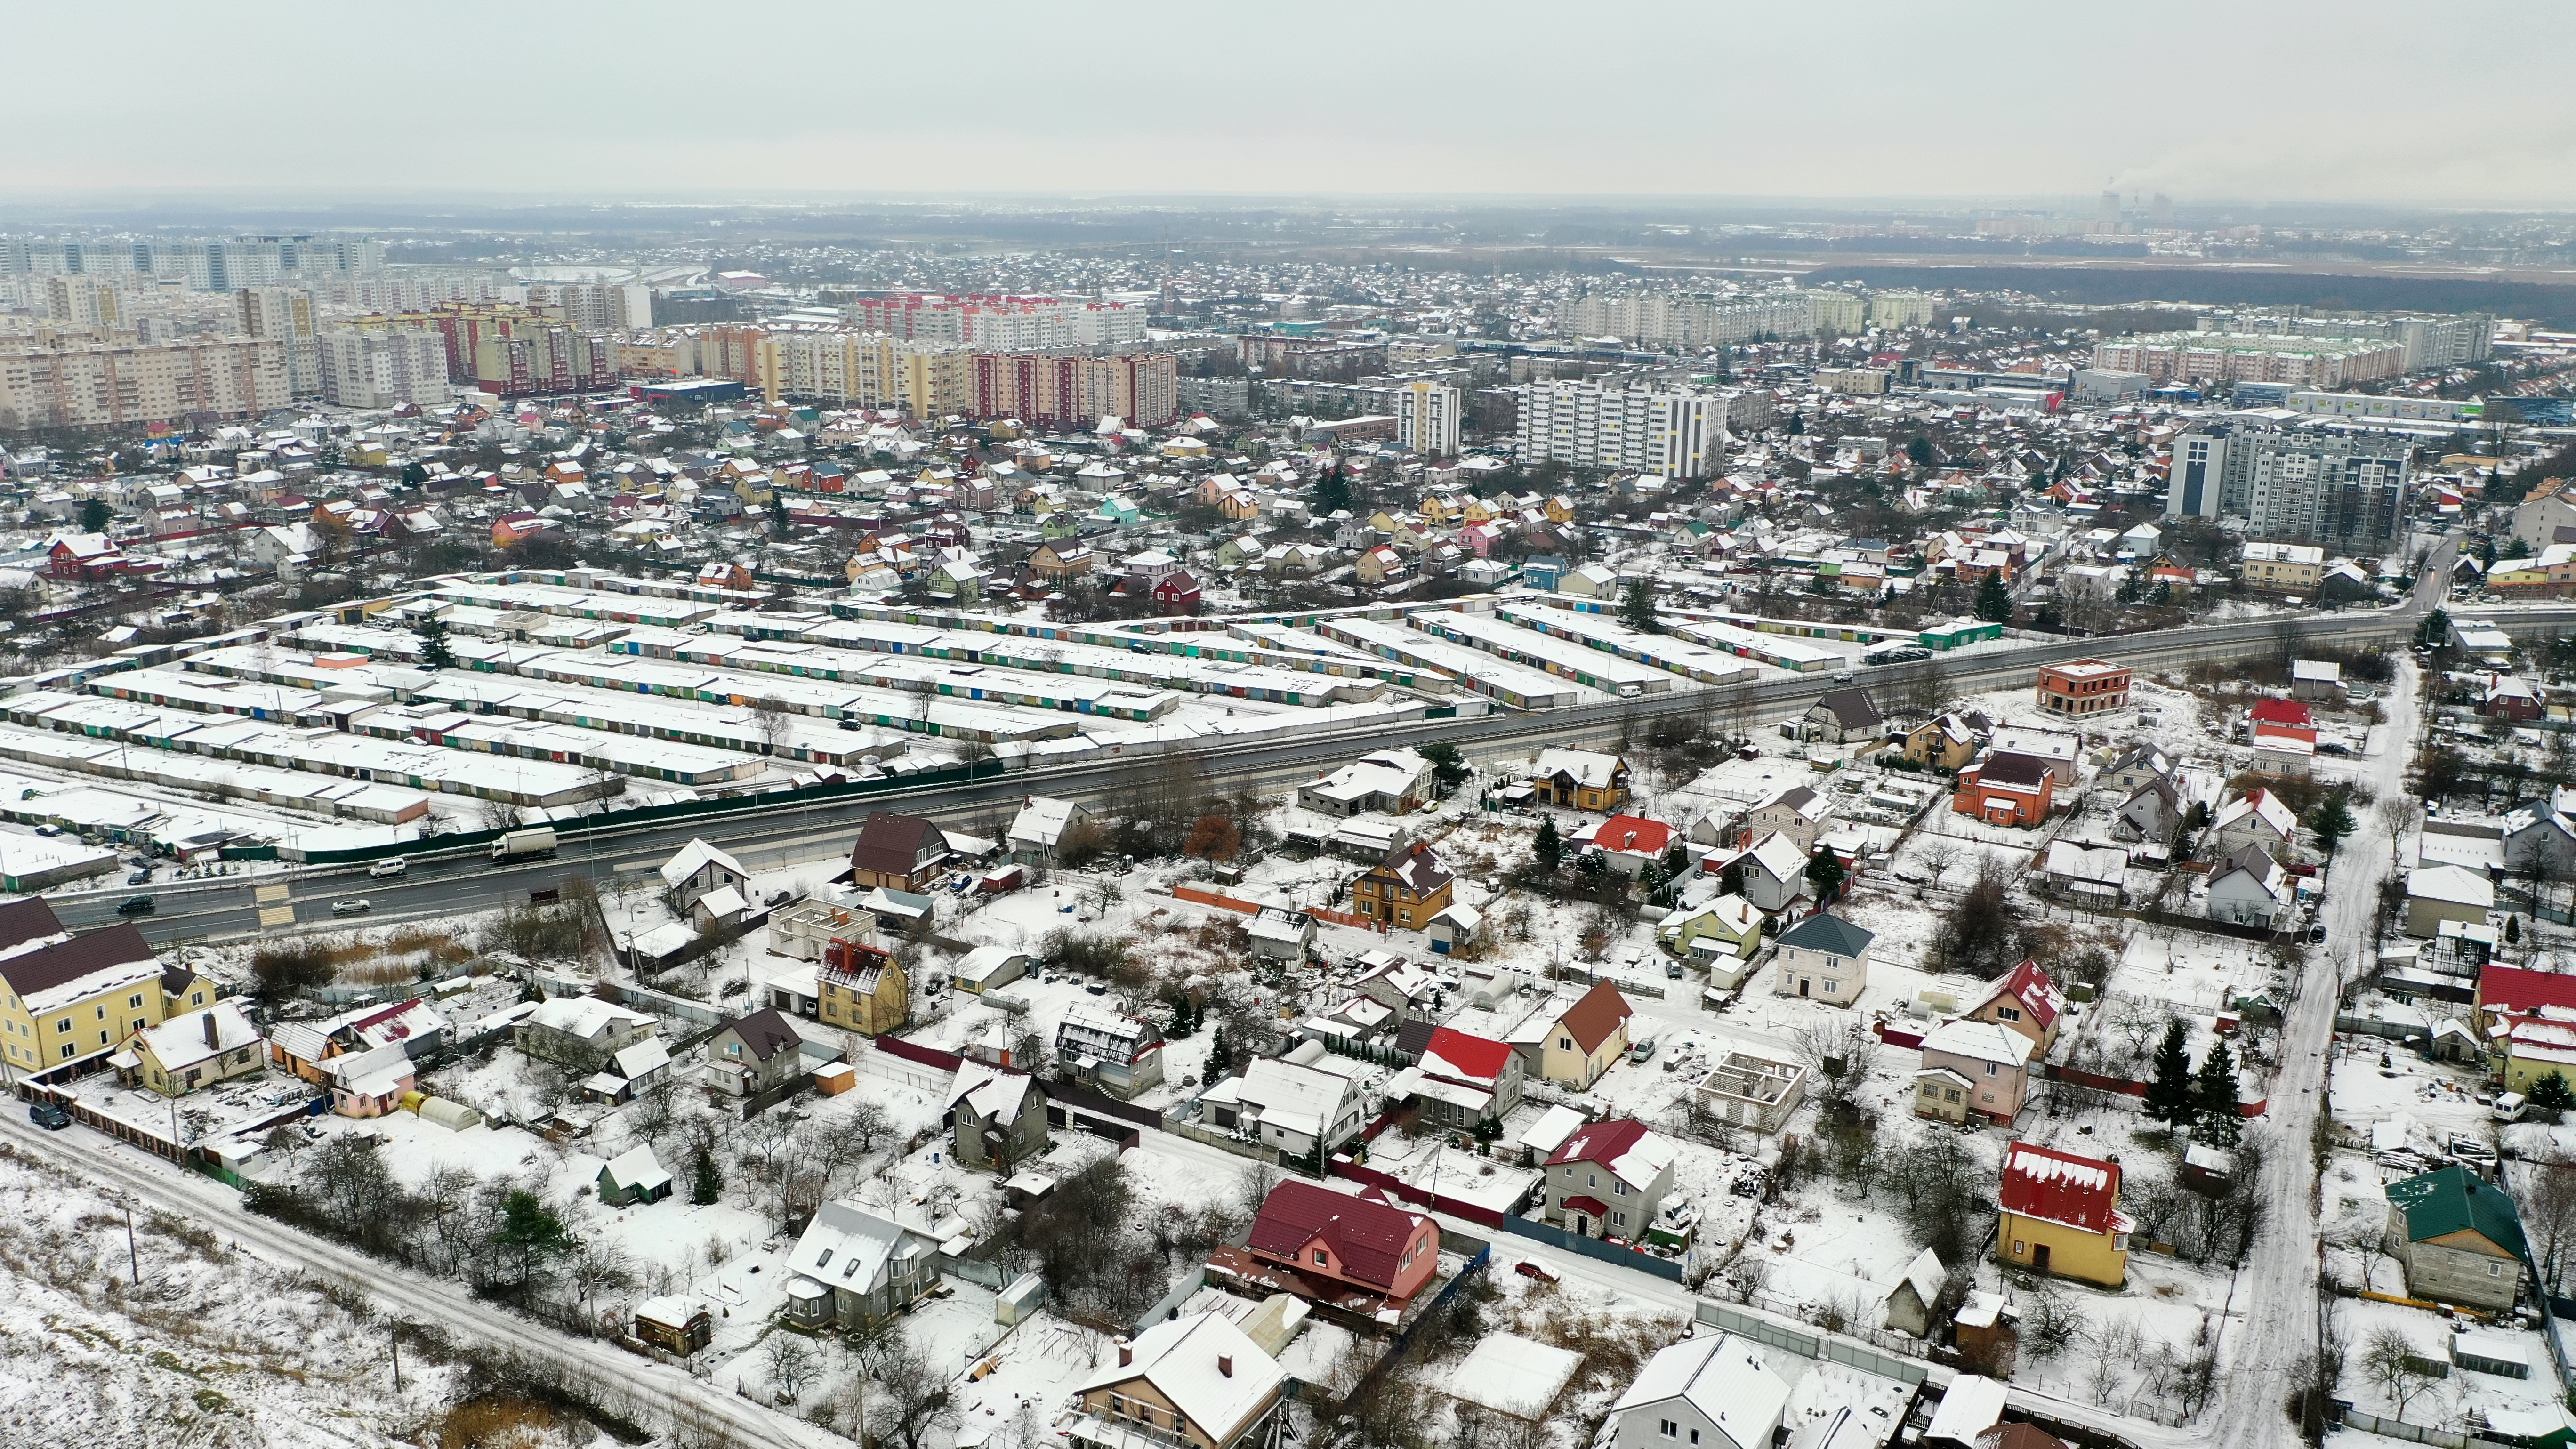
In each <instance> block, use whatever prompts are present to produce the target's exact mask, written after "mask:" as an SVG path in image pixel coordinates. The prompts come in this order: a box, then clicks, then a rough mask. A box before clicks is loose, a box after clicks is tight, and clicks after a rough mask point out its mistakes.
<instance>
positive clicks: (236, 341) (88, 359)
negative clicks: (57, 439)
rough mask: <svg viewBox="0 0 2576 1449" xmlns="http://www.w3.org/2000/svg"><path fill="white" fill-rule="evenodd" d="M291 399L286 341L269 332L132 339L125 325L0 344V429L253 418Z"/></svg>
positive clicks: (100, 426)
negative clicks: (124, 330) (106, 330)
mask: <svg viewBox="0 0 2576 1449" xmlns="http://www.w3.org/2000/svg"><path fill="white" fill-rule="evenodd" d="M290 397H291V394H290V393H289V392H288V391H287V386H286V346H285V344H284V343H281V342H277V341H273V340H270V339H266V338H255V337H212V338H198V339H192V340H188V341H182V342H138V341H136V340H134V338H133V334H131V333H90V334H78V335H76V334H62V333H53V334H40V335H39V336H38V338H37V340H36V342H35V343H34V344H33V345H19V346H9V347H0V427H10V428H33V427H55V428H119V427H141V426H145V425H148V424H153V423H187V422H194V421H199V420H211V419H217V418H239V417H252V416H256V415H258V414H260V413H264V412H267V411H269V410H270V409H272V408H282V407H284V406H286V405H287V402H288V401H289V399H290Z"/></svg>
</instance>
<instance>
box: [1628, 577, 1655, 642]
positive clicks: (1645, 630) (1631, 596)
mask: <svg viewBox="0 0 2576 1449" xmlns="http://www.w3.org/2000/svg"><path fill="white" fill-rule="evenodd" d="M1619 622H1620V623H1622V624H1625V625H1627V626H1628V627H1629V628H1631V629H1634V630H1636V631H1637V632H1638V633H1640V634H1655V633H1660V632H1662V630H1663V627H1664V626H1663V625H1662V624H1659V623H1657V622H1656V621H1655V594H1654V590H1652V589H1650V588H1648V587H1647V585H1646V581H1645V580H1644V579H1630V580H1629V581H1628V592H1627V593H1626V594H1625V595H1624V596H1623V597H1622V598H1621V599H1620V600H1619Z"/></svg>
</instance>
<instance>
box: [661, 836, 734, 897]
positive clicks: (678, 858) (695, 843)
mask: <svg viewBox="0 0 2576 1449" xmlns="http://www.w3.org/2000/svg"><path fill="white" fill-rule="evenodd" d="M710 864H713V865H716V866H719V867H721V868H722V869H723V870H724V872H725V874H726V875H728V876H730V877H732V878H733V879H735V880H749V879H750V878H751V872H750V871H747V870H744V869H743V868H742V862H741V861H738V860H736V859H734V858H733V857H732V856H730V855H727V854H725V853H724V852H723V851H721V850H718V849H716V848H715V847H714V846H712V845H709V844H707V843H706V842H705V841H703V840H691V841H690V842H689V843H688V844H686V845H683V846H681V847H680V853H679V854H677V855H674V856H672V857H671V858H670V859H669V860H666V861H664V862H663V863H662V884H664V885H666V886H669V887H671V888H672V889H674V890H677V889H679V886H680V882H682V881H684V880H687V879H688V878H689V877H691V876H693V875H696V874H697V873H698V872H699V871H700V870H701V869H703V868H705V867H706V866H708V865H710Z"/></svg>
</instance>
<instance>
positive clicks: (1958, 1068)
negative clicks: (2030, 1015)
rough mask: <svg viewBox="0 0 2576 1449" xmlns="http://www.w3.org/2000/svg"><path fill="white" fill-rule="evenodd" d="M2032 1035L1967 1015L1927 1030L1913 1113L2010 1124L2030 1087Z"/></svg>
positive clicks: (1915, 1080) (1947, 1119) (1953, 1120)
mask: <svg viewBox="0 0 2576 1449" xmlns="http://www.w3.org/2000/svg"><path fill="white" fill-rule="evenodd" d="M2033 1050H2034V1048H2033V1045H2032V1042H2031V1039H2030V1038H2029V1037H2026V1036H2023V1035H2022V1034H2021V1033H2020V1032H2018V1031H2014V1030H2012V1029H2011V1028H2009V1027H2006V1026H2003V1025H2000V1024H1998V1023H1996V1022H1993V1021H1972V1020H1969V1019H1967V1018H1965V1017H1958V1018H1954V1019H1952V1020H1949V1021H1945V1022H1943V1023H1941V1024H1940V1025H1939V1026H1936V1027H1934V1028H1932V1030H1931V1031H1929V1032H1927V1033H1925V1034H1924V1037H1923V1065H1922V1067H1921V1069H1920V1070H1918V1071H1916V1072H1915V1074H1914V1115H1916V1116H1918V1117H1937V1118H1939V1119H1940V1120H1942V1121H1944V1122H1956V1123H1962V1124H1964V1123H1966V1122H1967V1121H1968V1119H1969V1118H1970V1117H1971V1116H1981V1117H1984V1118H1987V1119H1989V1120H1992V1121H1996V1122H2001V1123H2003V1124H2005V1125H2006V1126H2009V1125H2011V1123H2012V1120H2013V1118H2014V1117H2016V1116H2018V1115H2020V1113H2021V1104H2022V1099H2023V1097H2024V1096H2026V1095H2027V1094H2028V1093H2029V1090H2030V1059H2031V1054H2032V1051H2033Z"/></svg>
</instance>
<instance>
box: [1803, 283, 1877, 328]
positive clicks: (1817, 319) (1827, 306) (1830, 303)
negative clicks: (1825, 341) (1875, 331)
mask: <svg viewBox="0 0 2576 1449" xmlns="http://www.w3.org/2000/svg"><path fill="white" fill-rule="evenodd" d="M1807 319H1808V324H1809V325H1810V326H1811V327H1812V328H1813V329H1814V330H1815V334H1816V335H1817V336H1819V337H1841V336H1846V335H1848V334H1850V333H1854V332H1858V331H1859V330H1860V329H1861V328H1863V327H1866V326H1868V325H1869V299H1868V298H1866V297H1863V296H1862V295H1861V294H1859V293H1858V292H1822V291H1819V292H1809V293H1808V294H1807Z"/></svg>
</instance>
